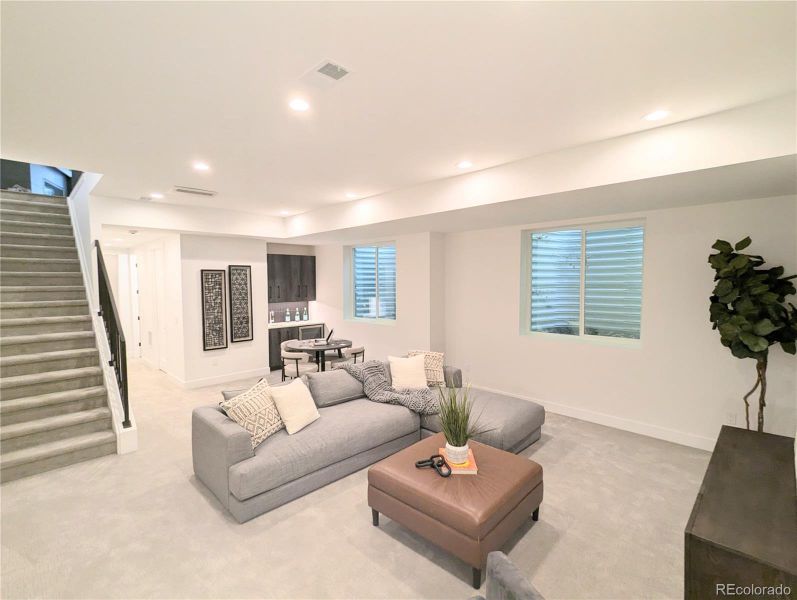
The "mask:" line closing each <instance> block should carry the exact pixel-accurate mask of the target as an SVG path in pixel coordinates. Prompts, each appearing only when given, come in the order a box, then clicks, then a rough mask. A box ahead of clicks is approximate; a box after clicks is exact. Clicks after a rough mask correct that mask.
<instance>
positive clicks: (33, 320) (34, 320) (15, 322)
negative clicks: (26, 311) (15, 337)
mask: <svg viewBox="0 0 797 600" xmlns="http://www.w3.org/2000/svg"><path fill="white" fill-rule="evenodd" d="M84 321H91V315H65V316H62V317H22V318H19V319H0V327H12V326H14V327H18V326H21V325H48V324H53V323H81V322H84Z"/></svg>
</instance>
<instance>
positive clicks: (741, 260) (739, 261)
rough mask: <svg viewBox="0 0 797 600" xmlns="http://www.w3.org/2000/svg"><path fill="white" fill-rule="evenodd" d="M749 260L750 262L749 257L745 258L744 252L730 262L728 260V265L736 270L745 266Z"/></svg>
mask: <svg viewBox="0 0 797 600" xmlns="http://www.w3.org/2000/svg"><path fill="white" fill-rule="evenodd" d="M749 262H750V259H749V258H747V257H746V256H745V255H744V254H740V255H739V256H737V257H735V258H734V259H733V260H732V261H731V262H729V263H728V266H729V267H733V268H734V269H736V270H737V271H738V270H739V269H743V268H745V267H746V266H747V264H748V263H749Z"/></svg>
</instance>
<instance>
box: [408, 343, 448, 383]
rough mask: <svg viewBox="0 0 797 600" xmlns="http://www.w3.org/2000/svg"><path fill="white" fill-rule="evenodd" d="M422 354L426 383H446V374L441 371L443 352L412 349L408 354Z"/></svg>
mask: <svg viewBox="0 0 797 600" xmlns="http://www.w3.org/2000/svg"><path fill="white" fill-rule="evenodd" d="M419 354H423V355H424V359H423V367H424V370H425V371H426V383H427V384H428V385H429V386H430V387H437V386H438V385H445V384H446V376H445V374H444V373H443V360H444V359H445V354H443V353H442V352H424V351H423V350H413V351H412V352H410V353H409V356H418V355H419Z"/></svg>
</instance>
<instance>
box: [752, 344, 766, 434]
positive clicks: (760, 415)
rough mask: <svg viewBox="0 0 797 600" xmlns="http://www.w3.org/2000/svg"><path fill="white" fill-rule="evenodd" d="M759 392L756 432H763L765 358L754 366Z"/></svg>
mask: <svg viewBox="0 0 797 600" xmlns="http://www.w3.org/2000/svg"><path fill="white" fill-rule="evenodd" d="M755 370H756V373H757V374H758V381H759V383H760V384H761V391H760V392H759V394H758V431H760V432H762V433H763V431H764V408H765V407H766V405H767V401H766V395H767V357H766V356H765V357H764V358H762V359H760V360H759V361H758V362H757V363H756V366H755Z"/></svg>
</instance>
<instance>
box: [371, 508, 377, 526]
mask: <svg viewBox="0 0 797 600" xmlns="http://www.w3.org/2000/svg"><path fill="white" fill-rule="evenodd" d="M371 518H372V519H373V521H374V527H379V511H378V510H375V509H373V508H372V509H371Z"/></svg>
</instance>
